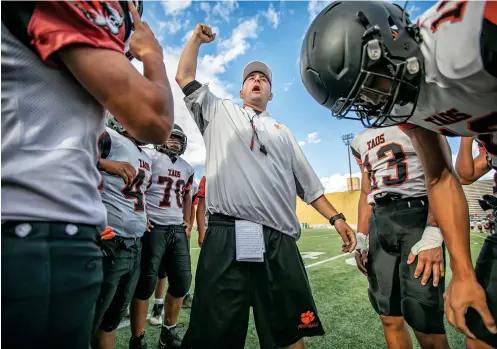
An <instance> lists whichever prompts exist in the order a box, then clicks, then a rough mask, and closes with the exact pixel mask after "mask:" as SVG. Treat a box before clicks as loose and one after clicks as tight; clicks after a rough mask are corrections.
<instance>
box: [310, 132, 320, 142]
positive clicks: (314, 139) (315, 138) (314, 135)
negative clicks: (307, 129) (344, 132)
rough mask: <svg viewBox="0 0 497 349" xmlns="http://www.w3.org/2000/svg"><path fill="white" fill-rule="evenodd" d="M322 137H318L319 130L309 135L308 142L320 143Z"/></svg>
mask: <svg viewBox="0 0 497 349" xmlns="http://www.w3.org/2000/svg"><path fill="white" fill-rule="evenodd" d="M319 142H321V139H320V138H319V137H318V133H317V132H312V133H309V134H308V135H307V143H319Z"/></svg>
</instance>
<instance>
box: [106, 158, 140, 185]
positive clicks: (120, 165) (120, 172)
mask: <svg viewBox="0 0 497 349" xmlns="http://www.w3.org/2000/svg"><path fill="white" fill-rule="evenodd" d="M100 168H101V169H102V170H103V171H105V172H107V173H108V174H111V175H114V176H120V177H121V178H122V179H123V180H124V184H126V186H129V185H131V183H133V179H134V178H135V175H136V170H135V168H134V167H133V166H132V165H131V164H130V163H128V162H124V161H114V160H107V159H100Z"/></svg>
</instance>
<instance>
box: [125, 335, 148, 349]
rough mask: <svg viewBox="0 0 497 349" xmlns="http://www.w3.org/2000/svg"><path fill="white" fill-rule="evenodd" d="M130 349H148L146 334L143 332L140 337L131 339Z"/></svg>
mask: <svg viewBox="0 0 497 349" xmlns="http://www.w3.org/2000/svg"><path fill="white" fill-rule="evenodd" d="M129 349H147V341H146V340H145V332H143V333H142V334H141V336H140V337H131V338H130V339H129Z"/></svg>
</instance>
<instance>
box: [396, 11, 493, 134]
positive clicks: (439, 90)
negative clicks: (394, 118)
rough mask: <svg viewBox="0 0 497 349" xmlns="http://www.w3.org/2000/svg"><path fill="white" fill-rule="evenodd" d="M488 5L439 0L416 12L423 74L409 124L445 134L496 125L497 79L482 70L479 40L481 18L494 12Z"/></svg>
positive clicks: (481, 130) (476, 131)
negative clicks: (419, 32) (422, 10)
mask: <svg viewBox="0 0 497 349" xmlns="http://www.w3.org/2000/svg"><path fill="white" fill-rule="evenodd" d="M490 6H495V4H493V5H492V2H491V1H486V2H485V1H441V2H438V3H437V4H435V5H434V6H433V7H431V8H430V9H429V10H427V11H426V12H425V13H424V14H423V15H421V16H420V18H419V21H418V24H419V26H420V29H421V35H422V38H423V43H422V44H421V50H422V52H423V56H424V67H425V75H426V78H425V80H424V81H423V84H422V86H421V91H420V95H419V99H418V103H417V105H416V110H415V112H414V114H413V116H412V117H411V118H410V119H409V123H411V124H415V125H418V126H421V127H423V128H426V129H429V130H432V131H435V132H439V133H442V134H444V135H447V136H474V135H478V134H485V133H491V132H494V131H496V130H497V79H496V78H495V77H493V76H492V75H491V74H489V73H488V72H487V71H486V70H485V68H484V66H483V63H482V62H483V60H482V56H481V45H480V40H481V38H480V37H481V32H482V26H483V24H482V23H483V19H484V17H486V15H487V14H488V13H489V12H490V11H495V9H492V10H491V9H490ZM487 40H497V37H496V38H490V39H487ZM404 108H405V107H404ZM408 108H409V107H408ZM402 110H403V108H402V107H399V108H396V110H395V112H397V111H399V112H400V113H402Z"/></svg>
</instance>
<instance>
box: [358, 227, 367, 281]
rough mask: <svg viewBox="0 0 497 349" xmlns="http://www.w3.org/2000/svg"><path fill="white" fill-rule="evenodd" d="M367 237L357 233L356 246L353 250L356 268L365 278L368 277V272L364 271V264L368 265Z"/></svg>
mask: <svg viewBox="0 0 497 349" xmlns="http://www.w3.org/2000/svg"><path fill="white" fill-rule="evenodd" d="M368 236H369V235H365V234H363V233H357V235H356V240H357V246H356V249H355V262H356V264H357V268H358V269H359V271H360V272H361V273H363V274H364V275H366V276H368V270H367V269H366V264H367V263H368V247H367V244H368Z"/></svg>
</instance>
